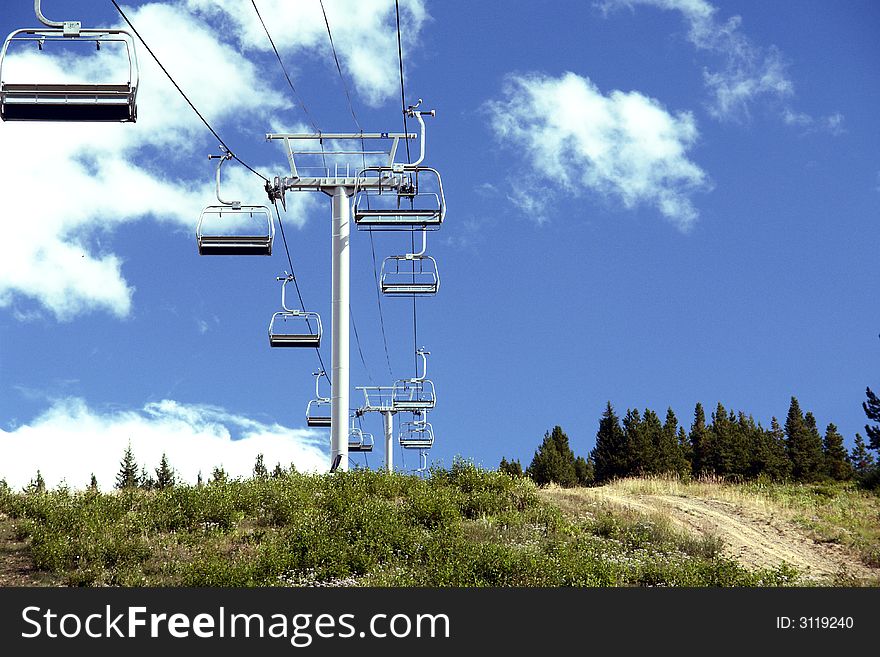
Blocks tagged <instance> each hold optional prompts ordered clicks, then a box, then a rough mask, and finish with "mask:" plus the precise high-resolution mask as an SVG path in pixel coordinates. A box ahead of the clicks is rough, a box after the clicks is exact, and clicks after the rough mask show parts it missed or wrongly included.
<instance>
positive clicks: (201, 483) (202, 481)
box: [196, 470, 205, 488]
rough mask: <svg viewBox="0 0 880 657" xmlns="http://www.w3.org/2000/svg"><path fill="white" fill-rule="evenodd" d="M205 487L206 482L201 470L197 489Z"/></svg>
mask: <svg viewBox="0 0 880 657" xmlns="http://www.w3.org/2000/svg"><path fill="white" fill-rule="evenodd" d="M204 485H205V482H204V480H203V479H202V471H201V470H199V474H198V475H197V476H196V488H201V487H202V486H204Z"/></svg>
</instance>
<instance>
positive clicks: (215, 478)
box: [211, 465, 229, 484]
mask: <svg viewBox="0 0 880 657" xmlns="http://www.w3.org/2000/svg"><path fill="white" fill-rule="evenodd" d="M227 479H229V475H227V474H226V470H224V469H223V466H222V465H218V466H217V467H216V468H214V471H213V472H212V473H211V482H212V483H217V484H222V483H224V482H226V480H227Z"/></svg>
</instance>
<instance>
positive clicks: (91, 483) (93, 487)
mask: <svg viewBox="0 0 880 657" xmlns="http://www.w3.org/2000/svg"><path fill="white" fill-rule="evenodd" d="M89 490H91V491H96V490H98V478H97V477H96V476H95V473H94V472H93V473H92V478H91V479H90V480H89Z"/></svg>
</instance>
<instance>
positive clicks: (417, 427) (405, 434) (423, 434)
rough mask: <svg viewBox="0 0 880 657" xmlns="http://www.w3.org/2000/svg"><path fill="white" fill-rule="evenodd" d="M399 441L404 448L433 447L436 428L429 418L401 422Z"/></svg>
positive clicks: (424, 448)
mask: <svg viewBox="0 0 880 657" xmlns="http://www.w3.org/2000/svg"><path fill="white" fill-rule="evenodd" d="M397 442H398V443H399V444H400V446H401V447H402V448H403V449H421V450H426V449H431V447H433V446H434V429H433V427H432V426H431V423H430V422H428V421H427V419H422V420H413V421H410V422H401V423H400V434H399V435H398V438H397Z"/></svg>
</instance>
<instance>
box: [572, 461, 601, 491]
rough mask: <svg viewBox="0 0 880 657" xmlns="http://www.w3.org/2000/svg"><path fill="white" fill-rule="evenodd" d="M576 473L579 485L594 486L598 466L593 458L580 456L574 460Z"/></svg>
mask: <svg viewBox="0 0 880 657" xmlns="http://www.w3.org/2000/svg"><path fill="white" fill-rule="evenodd" d="M574 475H575V478H576V479H577V485H578V486H592V485H593V484H594V483H595V482H596V468H595V466H594V465H593V460H592V459H590V458H586V459H585V458H584V457H583V456H578V457H577V458H576V459H575V460H574Z"/></svg>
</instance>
